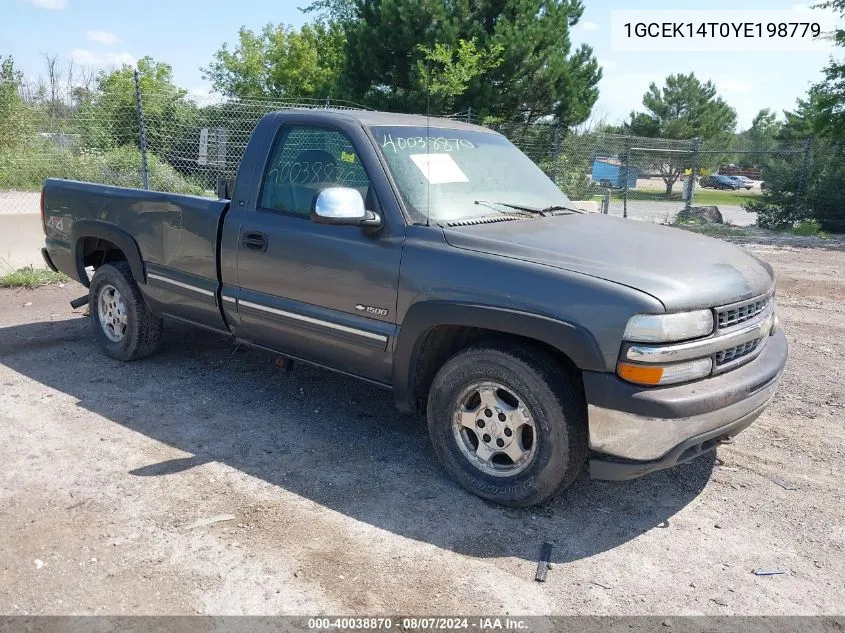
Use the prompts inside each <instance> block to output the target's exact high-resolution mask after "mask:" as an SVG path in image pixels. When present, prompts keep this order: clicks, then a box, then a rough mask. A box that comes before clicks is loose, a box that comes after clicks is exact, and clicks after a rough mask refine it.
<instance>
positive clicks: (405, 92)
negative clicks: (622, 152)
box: [312, 0, 601, 126]
mask: <svg viewBox="0 0 845 633" xmlns="http://www.w3.org/2000/svg"><path fill="white" fill-rule="evenodd" d="M312 9H314V10H316V11H318V12H322V14H323V15H324V16H327V17H329V18H330V19H332V20H335V21H336V22H338V23H339V24H340V25H341V27H342V28H343V31H344V32H345V34H346V46H345V53H346V54H345V57H344V66H343V75H342V80H343V86H344V88H345V90H346V92H347V93H348V94H349V96H350V98H352V99H353V100H355V101H359V102H362V103H365V104H366V105H369V106H371V107H375V108H379V109H389V110H399V111H408V112H423V111H425V110H426V108H427V105H428V104H429V102H430V101H432V97H433V98H434V99H433V101H436V102H438V105H439V107H447V105H448V107H451V108H454V109H457V110H465V109H467V108H469V107H472V109H473V110H475V111H476V112H477V113H478V114H479V116H481V117H482V118H484V117H495V118H498V119H500V120H517V119H520V120H528V121H536V120H538V119H540V118H542V117H555V118H556V119H557V120H558V121H559V122H560V123H561V124H562V125H564V126H572V125H577V124H579V123H581V122H583V121H584V120H586V119H587V117H588V116H589V114H590V111H591V109H592V106H593V104H594V103H595V102H596V100H597V98H598V88H597V85H598V82H599V80H600V79H601V70H600V69H599V66H598V63H597V61H596V59H595V57H594V55H593V52H592V49H591V48H590V47H589V46H586V45H582V46H580V47H578V48H577V49H575V50H574V51H573V46H572V43H571V39H570V30H571V28H572V27H573V26H574V25H575V24H577V22H578V20H579V19H580V17H581V14H582V12H583V6H582V4H581V2H580V0H476V1H473V2H468V1H466V0H461V1H455V2H451V1H448V2H447V1H446V0H427V1H425V2H414V1H411V0H318V2H316V3H315V4H313V5H312ZM468 42H472V43H473V44H472V47H473V48H472V51H471V52H472V55H469V56H468V55H467V53H468V51H467V50H466V47H467V46H468V44H467V43H468ZM437 47H440V48H439V49H438V48H437ZM462 50H463V53H462ZM433 52H436V53H437V54H438V57H440V58H441V59H445V58H447V57H448V56H449V55H450V54H451V56H452V57H451V58H452V60H453V64H454V68H456V69H462V70H459V71H458V73H457V74H463V75H464V78H463V80H462V81H461V82H459V83H460V84H462V85H461V86H460V87H461V88H464V86H465V88H464V89H463V91H462V92H460V93H458V91H457V90H454V89H451V90H450V91H449V92H450V93H451V96H450V99H448V100H447V101H448V103H442V104H441V102H440V96H439V95H436V94H433V93H432V91H430V90H429V88H430V87H431V85H430V84H429V82H428V81H426V78H427V74H426V73H425V72H420V68H425V65H426V63H431V62H432V60H431V55H432V53H433ZM462 55H463V56H464V57H463V63H461V61H460V60H461V56H462ZM476 55H477V56H479V59H484V60H489V61H490V62H492V63H484V64H481V65H478V64H473V63H471V62H470V61H469V60H470V58H471V57H473V56H476ZM441 63H442V62H441ZM467 68H470V69H472V70H473V72H470V73H465V72H464V71H465V70H466V69H467ZM453 88H454V85H453Z"/></svg>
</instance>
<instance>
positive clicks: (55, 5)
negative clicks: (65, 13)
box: [24, 0, 68, 11]
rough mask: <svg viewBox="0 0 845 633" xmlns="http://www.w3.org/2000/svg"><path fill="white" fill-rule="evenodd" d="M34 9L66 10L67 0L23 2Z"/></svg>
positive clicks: (30, 0) (32, 0)
mask: <svg viewBox="0 0 845 633" xmlns="http://www.w3.org/2000/svg"><path fill="white" fill-rule="evenodd" d="M24 2H27V3H29V4H31V5H32V6H34V7H37V8H39V9H46V10H47V11H61V10H62V9H67V5H68V0H24Z"/></svg>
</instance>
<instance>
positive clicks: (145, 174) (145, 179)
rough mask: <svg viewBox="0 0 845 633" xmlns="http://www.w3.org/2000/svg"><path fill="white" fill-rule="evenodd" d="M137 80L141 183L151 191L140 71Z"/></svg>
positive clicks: (136, 109)
mask: <svg viewBox="0 0 845 633" xmlns="http://www.w3.org/2000/svg"><path fill="white" fill-rule="evenodd" d="M133 77H134V78H135V116H136V118H137V119H138V145H139V146H140V149H141V183H142V185H143V187H144V189H146V190H147V191H149V189H150V170H149V167H148V165H147V128H146V125H145V123H144V104H143V103H142V102H141V82H140V79H139V77H138V69H137V68H136V69H135V73H134V74H133Z"/></svg>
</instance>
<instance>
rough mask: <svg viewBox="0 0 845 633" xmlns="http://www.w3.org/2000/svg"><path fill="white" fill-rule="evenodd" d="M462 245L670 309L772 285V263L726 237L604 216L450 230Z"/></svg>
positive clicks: (726, 299)
mask: <svg viewBox="0 0 845 633" xmlns="http://www.w3.org/2000/svg"><path fill="white" fill-rule="evenodd" d="M443 232H444V235H445V238H446V241H447V242H448V243H449V244H450V245H452V246H454V247H456V248H463V249H467V250H473V251H477V252H481V253H488V254H490V255H498V256H501V257H512V258H517V259H520V260H524V261H529V262H534V263H537V264H542V265H546V266H553V267H555V268H559V269H562V270H569V271H573V272H576V273H581V274H584V275H590V276H593V277H598V278H601V279H606V280H608V281H612V282H616V283H619V284H623V285H625V286H629V287H631V288H635V289H637V290H640V291H642V292H645V293H648V294H650V295H651V296H653V297H655V298H656V299H658V300H659V301H661V302H662V303H663V305H664V306H665V307H666V310H667V311H677V310H692V309H696V308H709V307H713V306H719V305H725V304H728V303H733V302H735V301H742V300H744V299H750V298H752V297H756V296H758V295H761V294H763V293H765V292H766V291H768V290H769V289H770V288H771V287H772V285H773V283H774V274H773V273H772V269H771V266H769V265H768V264H766V263H765V262H763V261H761V260H759V259H757V258H756V257H754V256H753V255H751V254H750V253H748V252H747V251H745V250H743V249H741V248H739V247H737V246H733V245H731V244H728V243H727V242H724V241H722V240H718V239H713V238H710V237H705V236H703V235H698V234H696V233H692V232H689V231H684V230H682V229H675V228H671V227H666V226H660V225H657V224H652V223H650V222H640V221H637V220H625V219H622V218H615V217H612V216H606V215H599V214H583V215H558V216H551V217H546V218H532V219H526V220H513V221H506V222H494V223H486V224H477V225H469V226H460V227H445V228H444V230H443Z"/></svg>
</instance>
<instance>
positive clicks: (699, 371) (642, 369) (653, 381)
mask: <svg viewBox="0 0 845 633" xmlns="http://www.w3.org/2000/svg"><path fill="white" fill-rule="evenodd" d="M712 369H713V361H712V360H711V359H709V358H699V359H698V360H691V361H687V362H684V363H672V364H670V365H659V366H655V365H635V364H633V363H619V365H618V366H617V367H616V371H617V373H618V374H619V376H620V377H622V378H624V379H625V380H627V381H628V382H635V383H637V384H639V385H671V384H674V383H676V382H687V381H688V380H695V379H696V378H704V377H705V376H708V375H710V370H712Z"/></svg>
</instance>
